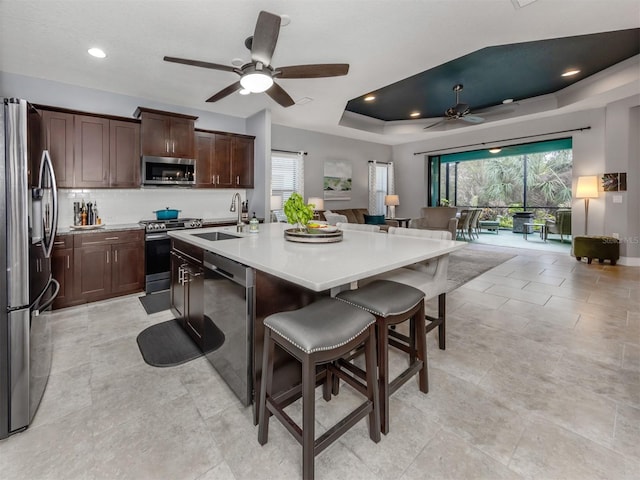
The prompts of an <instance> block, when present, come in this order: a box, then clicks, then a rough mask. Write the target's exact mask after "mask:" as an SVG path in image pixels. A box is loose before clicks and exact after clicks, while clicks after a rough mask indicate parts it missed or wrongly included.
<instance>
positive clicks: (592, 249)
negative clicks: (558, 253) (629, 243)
mask: <svg viewBox="0 0 640 480" xmlns="http://www.w3.org/2000/svg"><path fill="white" fill-rule="evenodd" d="M573 255H574V256H575V257H576V260H578V261H580V260H582V257H585V258H586V259H587V263H589V264H590V263H591V260H593V259H594V258H597V259H598V261H599V262H600V263H604V261H605V260H609V261H610V262H611V265H615V264H616V262H617V261H618V259H619V258H620V240H618V239H617V238H615V237H605V236H593V235H590V236H582V237H573Z"/></svg>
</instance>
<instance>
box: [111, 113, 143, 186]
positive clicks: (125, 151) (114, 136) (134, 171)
mask: <svg viewBox="0 0 640 480" xmlns="http://www.w3.org/2000/svg"><path fill="white" fill-rule="evenodd" d="M109 140H110V144H109V186H110V187H115V188H138V187H140V124H139V123H137V122H125V121H118V120H111V121H110V122H109Z"/></svg>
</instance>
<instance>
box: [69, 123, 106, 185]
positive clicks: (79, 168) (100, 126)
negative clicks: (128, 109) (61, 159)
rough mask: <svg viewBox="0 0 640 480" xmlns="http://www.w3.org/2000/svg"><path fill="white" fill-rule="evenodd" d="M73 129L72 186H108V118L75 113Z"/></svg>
mask: <svg viewBox="0 0 640 480" xmlns="http://www.w3.org/2000/svg"><path fill="white" fill-rule="evenodd" d="M73 129H74V136H75V144H74V148H75V150H74V164H73V171H74V182H73V185H74V187H84V188H103V187H108V186H109V119H107V118H101V117H92V116H87V115H75V118H74V124H73Z"/></svg>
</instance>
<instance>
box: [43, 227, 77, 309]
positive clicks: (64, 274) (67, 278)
mask: <svg viewBox="0 0 640 480" xmlns="http://www.w3.org/2000/svg"><path fill="white" fill-rule="evenodd" d="M51 274H52V275H53V278H55V279H56V280H57V281H58V283H59V284H60V291H59V292H58V295H57V296H56V299H55V300H54V302H53V309H54V310H55V309H56V308H64V307H71V306H73V305H79V304H81V303H85V302H84V301H82V300H81V299H78V298H76V297H75V296H74V284H73V236H71V235H59V236H57V237H56V239H55V242H54V246H53V251H52V253H51Z"/></svg>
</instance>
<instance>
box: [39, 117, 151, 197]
mask: <svg viewBox="0 0 640 480" xmlns="http://www.w3.org/2000/svg"><path fill="white" fill-rule="evenodd" d="M42 119H43V135H42V136H43V140H44V148H46V149H48V150H49V153H50V155H51V160H52V162H53V170H54V172H55V174H56V181H57V184H58V187H60V188H109V187H111V188H140V122H138V121H135V120H130V121H127V120H117V119H114V118H110V117H102V116H98V115H90V114H88V115H82V114H80V113H73V112H65V111H58V110H44V109H43V110H42Z"/></svg>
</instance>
